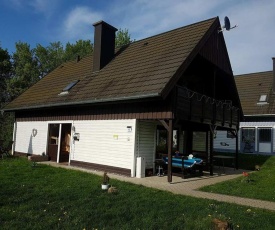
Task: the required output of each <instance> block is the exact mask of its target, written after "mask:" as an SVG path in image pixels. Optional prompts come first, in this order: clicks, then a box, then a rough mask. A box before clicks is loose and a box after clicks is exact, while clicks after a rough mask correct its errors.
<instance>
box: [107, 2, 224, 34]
mask: <svg viewBox="0 0 275 230" xmlns="http://www.w3.org/2000/svg"><path fill="white" fill-rule="evenodd" d="M207 3H208V2H207ZM222 3H223V1H220V0H212V1H211V4H205V3H204V1H201V0H185V1H182V0H175V1H172V2H171V1H159V0H151V1H144V0H136V1H130V2H124V4H120V5H118V4H117V3H115V4H116V5H114V6H111V7H110V9H113V10H112V11H111V14H113V15H112V16H113V18H120V19H121V18H122V20H117V23H119V26H120V27H122V28H128V29H129V32H130V34H131V35H134V36H135V38H136V39H141V38H144V37H147V36H151V35H154V34H158V33H161V32H165V31H167V30H171V29H174V28H177V27H181V26H185V25H188V24H190V23H195V22H197V21H200V20H204V19H207V18H209V15H210V14H211V16H210V17H215V16H217V15H212V13H211V12H213V11H214V10H215V9H216V8H217V7H219V6H220V5H221V4H222ZM120 15H123V17H121V16H120ZM121 24H122V25H121Z"/></svg>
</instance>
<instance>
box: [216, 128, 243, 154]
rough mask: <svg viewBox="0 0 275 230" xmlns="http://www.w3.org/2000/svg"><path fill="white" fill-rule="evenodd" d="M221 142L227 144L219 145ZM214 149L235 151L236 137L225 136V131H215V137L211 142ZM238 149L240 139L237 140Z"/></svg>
mask: <svg viewBox="0 0 275 230" xmlns="http://www.w3.org/2000/svg"><path fill="white" fill-rule="evenodd" d="M221 142H224V143H226V144H228V146H223V145H221ZM213 148H214V150H222V151H224V152H233V151H234V152H235V150H236V138H227V131H217V135H216V138H215V139H214V143H213ZM239 150H240V141H239Z"/></svg>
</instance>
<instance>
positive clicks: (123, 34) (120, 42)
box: [115, 29, 132, 48]
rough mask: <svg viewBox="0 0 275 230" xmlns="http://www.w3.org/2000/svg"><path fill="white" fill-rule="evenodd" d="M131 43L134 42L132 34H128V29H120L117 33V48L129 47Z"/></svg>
mask: <svg viewBox="0 0 275 230" xmlns="http://www.w3.org/2000/svg"><path fill="white" fill-rule="evenodd" d="M131 42H132V41H131V37H130V34H129V33H128V30H127V29H125V30H122V29H119V30H118V31H117V33H116V41H115V46H116V48H119V47H121V46H124V45H128V44H129V43H131Z"/></svg>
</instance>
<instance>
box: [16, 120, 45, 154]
mask: <svg viewBox="0 0 275 230" xmlns="http://www.w3.org/2000/svg"><path fill="white" fill-rule="evenodd" d="M33 129H36V130H37V134H36V136H34V135H33V133H32V130H33ZM47 135H48V124H47V122H42V121H33V122H16V134H15V135H14V141H15V146H14V151H17V152H22V153H29V154H37V155H42V153H43V152H44V153H46V149H47Z"/></svg>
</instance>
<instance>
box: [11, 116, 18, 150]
mask: <svg viewBox="0 0 275 230" xmlns="http://www.w3.org/2000/svg"><path fill="white" fill-rule="evenodd" d="M16 132H17V121H16V120H15V119H14V122H13V135H12V141H13V145H12V149H11V154H12V155H14V151H15V144H16Z"/></svg>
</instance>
